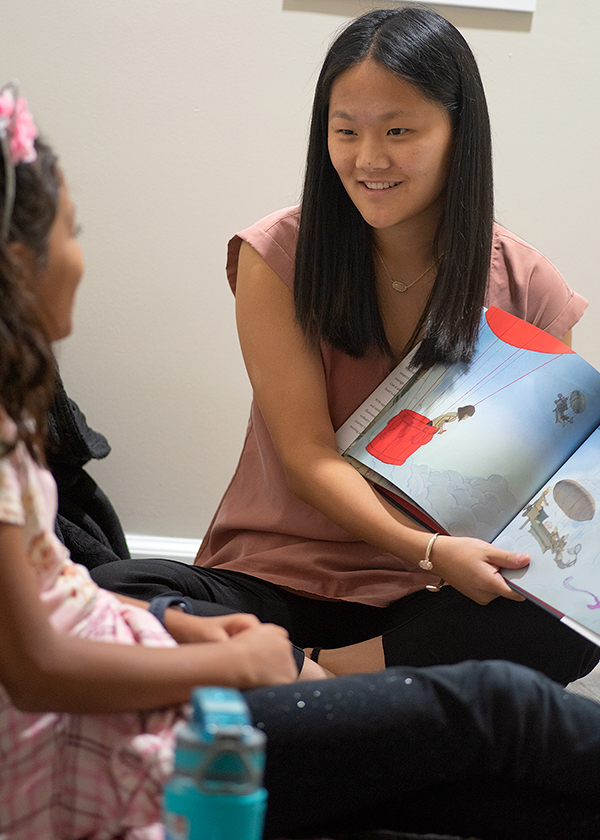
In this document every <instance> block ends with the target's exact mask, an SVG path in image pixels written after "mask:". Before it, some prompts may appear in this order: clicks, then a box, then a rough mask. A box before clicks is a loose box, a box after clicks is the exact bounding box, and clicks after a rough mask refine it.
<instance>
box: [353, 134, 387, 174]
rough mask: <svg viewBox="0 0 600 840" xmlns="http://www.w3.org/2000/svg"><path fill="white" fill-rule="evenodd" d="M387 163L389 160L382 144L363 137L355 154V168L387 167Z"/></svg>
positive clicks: (372, 168)
mask: <svg viewBox="0 0 600 840" xmlns="http://www.w3.org/2000/svg"><path fill="white" fill-rule="evenodd" d="M389 165H390V160H389V156H388V155H387V152H386V150H385V147H384V144H382V143H380V142H379V141H377V140H374V139H369V138H364V139H363V141H362V142H361V144H360V148H359V150H358V154H357V156H356V166H357V168H358V169H365V170H374V169H387V168H388V166H389Z"/></svg>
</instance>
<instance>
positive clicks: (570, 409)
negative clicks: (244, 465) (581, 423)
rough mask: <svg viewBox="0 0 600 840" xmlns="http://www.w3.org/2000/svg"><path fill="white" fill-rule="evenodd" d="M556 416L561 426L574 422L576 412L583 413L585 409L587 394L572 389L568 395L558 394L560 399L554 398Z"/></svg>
mask: <svg viewBox="0 0 600 840" xmlns="http://www.w3.org/2000/svg"><path fill="white" fill-rule="evenodd" d="M554 406H555V407H554V408H553V409H552V410H553V411H554V416H555V417H556V421H555V422H556V423H560V425H561V426H566V425H567V423H572V422H573V418H574V417H575V415H576V414H581V413H582V412H583V411H585V394H583V393H582V392H581V391H571V393H570V394H569V396H568V397H565V396H564V395H563V394H560V393H559V394H558V399H556V400H554Z"/></svg>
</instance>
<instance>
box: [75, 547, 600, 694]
mask: <svg viewBox="0 0 600 840" xmlns="http://www.w3.org/2000/svg"><path fill="white" fill-rule="evenodd" d="M91 574H92V577H93V578H94V579H95V580H96V581H97V582H98V583H99V584H100V586H103V587H104V588H105V589H109V590H111V591H114V592H119V593H121V594H124V595H130V596H131V597H134V598H140V599H142V600H146V601H149V600H150V599H151V598H153V597H155V596H157V595H163V594H168V593H177V594H180V595H187V596H188V597H190V598H192V599H193V600H194V601H195V607H196V612H197V614H198V615H217V614H223V613H227V612H250V613H253V614H254V615H256V616H258V618H259V619H260V620H261V621H265V622H273V623H275V624H279V625H281V626H282V627H285V628H286V629H287V631H288V633H289V634H290V639H291V640H292V642H293V644H294V645H296V646H297V647H298V648H305V647H322V648H334V647H342V646H344V645H349V644H353V643H355V642H359V641H363V640H365V639H368V638H372V637H374V636H379V635H381V634H383V635H384V641H383V646H384V653H385V659H386V664H387V665H388V666H390V665H411V666H428V665H438V664H449V663H455V662H462V661H464V660H467V659H479V660H484V659H506V660H509V661H511V662H516V663H519V664H521V665H527V666H529V667H531V668H534V669H536V670H538V671H542V672H543V673H544V674H546V675H547V676H548V677H550V678H551V679H553V680H556V682H559V683H561V684H562V685H566V684H567V683H569V682H572V681H573V680H575V679H578V678H579V677H582V676H584V675H585V674H587V673H589V672H590V671H591V670H592V668H593V667H594V666H595V665H596V663H597V662H598V660H599V659H600V649H599V648H597V647H596V646H595V645H593V644H591V643H590V642H588V641H586V640H585V639H584V638H582V637H581V636H580V635H579V634H578V633H575V632H574V631H573V630H570V629H569V628H568V627H565V625H563V624H561V623H560V621H558V619H557V618H556V617H555V616H553V615H550V614H549V613H547V612H545V611H544V610H543V609H541V608H540V607H538V606H536V605H535V604H533V603H531V602H530V601H524V602H517V601H509V600H507V599H506V598H496V599H495V600H494V601H492V603H491V604H488V605H487V606H485V607H482V606H480V605H478V604H476V603H475V602H474V601H471V600H470V599H469V598H466V597H465V596H464V595H461V594H460V593H459V592H457V591H456V590H454V589H452V588H451V587H449V586H447V587H444V588H443V589H442V590H441V592H439V593H431V592H427V591H425V590H423V591H421V592H416V593H415V594H413V595H408V596H407V597H405V598H401V599H400V600H398V601H395V602H394V603H392V604H390V605H389V606H388V607H383V608H380V607H371V606H366V605H364V604H355V603H351V602H348V601H343V602H342V601H316V600H314V599H312V598H305V597H303V596H301V595H296V594H294V593H291V592H286V591H285V590H284V589H281V587H279V586H275V585H274V584H271V583H267V582H265V581H263V580H260V579H259V578H255V577H251V576H249V575H244V574H240V573H239V572H231V571H227V570H223V569H206V568H203V567H201V566H190V565H188V564H186V563H178V562H176V561H174V560H119V561H116V562H114V563H106V564H104V565H102V566H98V567H97V568H95V569H92V571H91Z"/></svg>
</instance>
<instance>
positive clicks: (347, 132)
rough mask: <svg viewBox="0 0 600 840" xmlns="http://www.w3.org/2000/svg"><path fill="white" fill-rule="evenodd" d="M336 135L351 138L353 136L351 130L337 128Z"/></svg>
mask: <svg viewBox="0 0 600 840" xmlns="http://www.w3.org/2000/svg"><path fill="white" fill-rule="evenodd" d="M337 133H338V134H341V135H342V137H352V135H353V134H354V132H353V131H352V129H351V128H339V129H338V132H337Z"/></svg>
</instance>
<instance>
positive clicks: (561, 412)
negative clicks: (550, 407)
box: [554, 394, 573, 426]
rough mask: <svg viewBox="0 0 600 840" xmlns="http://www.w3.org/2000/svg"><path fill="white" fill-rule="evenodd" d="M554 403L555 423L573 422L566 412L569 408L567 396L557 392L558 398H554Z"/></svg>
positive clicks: (562, 424)
mask: <svg viewBox="0 0 600 840" xmlns="http://www.w3.org/2000/svg"><path fill="white" fill-rule="evenodd" d="M554 405H555V406H556V408H555V409H554V415H555V417H556V422H557V423H560V425H561V426H564V425H565V424H566V423H572V422H573V418H572V417H569V416H568V415H567V413H566V412H567V411H568V409H569V400H568V398H567V397H563V395H562V394H559V395H558V399H557V400H554Z"/></svg>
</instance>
